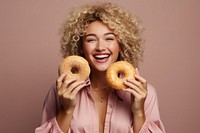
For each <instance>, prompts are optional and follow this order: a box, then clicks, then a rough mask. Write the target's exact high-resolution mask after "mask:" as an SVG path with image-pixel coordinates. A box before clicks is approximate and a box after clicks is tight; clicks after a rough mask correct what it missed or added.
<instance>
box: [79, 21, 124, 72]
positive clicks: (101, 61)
mask: <svg viewBox="0 0 200 133" xmlns="http://www.w3.org/2000/svg"><path fill="white" fill-rule="evenodd" d="M119 51H120V48H119V43H118V40H117V37H116V35H115V34H114V32H113V30H111V29H110V28H109V27H108V26H107V25H106V24H104V23H102V22H100V21H94V22H92V23H90V24H89V25H88V27H87V28H86V33H85V35H84V37H83V53H84V55H85V58H86V59H87V60H88V62H89V64H90V66H91V67H92V69H93V70H97V71H106V70H107V68H108V66H109V65H110V64H112V63H114V62H115V61H117V59H118V54H119Z"/></svg>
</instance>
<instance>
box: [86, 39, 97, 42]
mask: <svg viewBox="0 0 200 133" xmlns="http://www.w3.org/2000/svg"><path fill="white" fill-rule="evenodd" d="M94 41H96V39H86V42H94Z"/></svg>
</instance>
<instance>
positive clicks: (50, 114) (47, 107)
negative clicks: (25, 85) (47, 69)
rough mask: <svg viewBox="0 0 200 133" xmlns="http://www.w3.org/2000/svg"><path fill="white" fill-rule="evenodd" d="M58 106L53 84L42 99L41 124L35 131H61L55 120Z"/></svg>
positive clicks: (42, 132) (57, 132)
mask: <svg viewBox="0 0 200 133" xmlns="http://www.w3.org/2000/svg"><path fill="white" fill-rule="evenodd" d="M59 108H60V103H59V98H58V95H57V91H56V86H55V85H53V86H52V87H51V88H50V90H49V93H48V95H47V97H46V99H45V101H44V106H43V112H42V120H41V125H40V126H39V127H38V128H36V129H35V133H63V132H62V131H61V129H60V127H59V125H58V123H57V121H56V114H57V113H58V110H59Z"/></svg>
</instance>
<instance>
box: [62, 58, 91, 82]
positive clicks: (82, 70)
mask: <svg viewBox="0 0 200 133" xmlns="http://www.w3.org/2000/svg"><path fill="white" fill-rule="evenodd" d="M64 72H66V73H67V75H66V77H65V79H69V78H77V80H79V81H80V80H86V79H88V78H89V75H90V66H89V63H88V62H87V60H86V59H85V58H83V57H81V56H77V55H72V56H67V57H66V58H64V59H63V60H62V61H61V62H60V65H59V74H60V75H61V74H62V73H64Z"/></svg>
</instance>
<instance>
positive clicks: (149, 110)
mask: <svg viewBox="0 0 200 133" xmlns="http://www.w3.org/2000/svg"><path fill="white" fill-rule="evenodd" d="M145 115H146V121H145V123H144V124H143V126H142V128H141V130H140V132H139V133H166V131H165V128H164V126H163V123H162V121H161V119H160V113H159V108H158V100H157V94H156V90H155V89H154V87H153V86H151V85H148V96H147V98H146V101H145Z"/></svg>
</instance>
